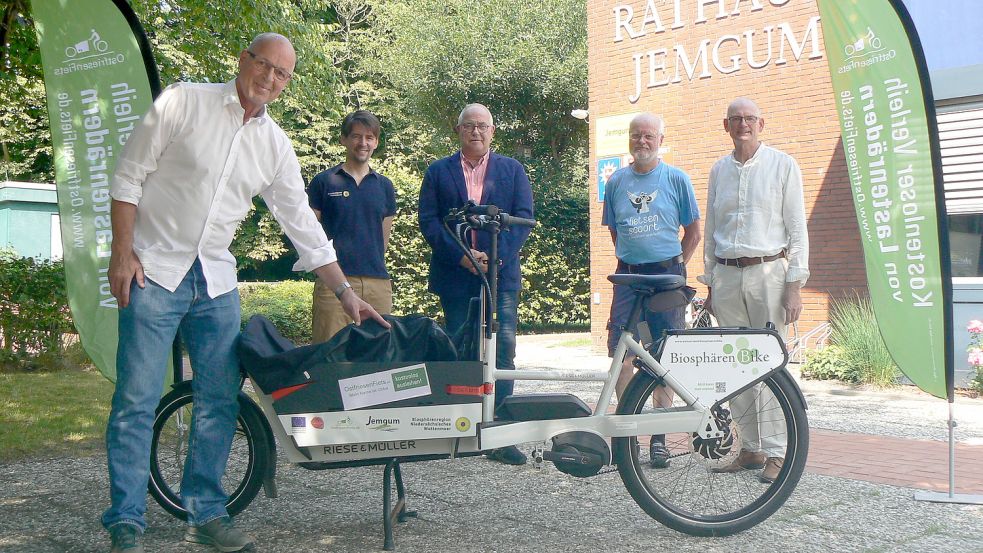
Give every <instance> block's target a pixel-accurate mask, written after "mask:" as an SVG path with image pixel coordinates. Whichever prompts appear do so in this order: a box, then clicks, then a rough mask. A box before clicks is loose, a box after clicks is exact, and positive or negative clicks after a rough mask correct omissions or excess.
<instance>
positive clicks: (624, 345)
mask: <svg viewBox="0 0 983 553" xmlns="http://www.w3.org/2000/svg"><path fill="white" fill-rule="evenodd" d="M475 207H482V208H485V206H475ZM464 209H467V207H466V208H464ZM462 213H463V210H462ZM458 215H460V214H458ZM505 217H507V215H505ZM449 218H450V216H449ZM445 226H446V222H445ZM462 227H464V228H463V229H462ZM479 227H480V228H481V229H482V230H486V231H489V232H491V233H492V240H491V247H490V251H489V252H488V253H489V268H488V274H487V276H486V275H481V276H482V291H481V300H480V301H481V317H482V320H481V326H480V328H481V333H480V346H479V348H478V351H479V361H480V362H481V363H482V374H483V382H484V383H485V387H484V390H485V392H486V393H484V394H483V396H482V401H481V424H480V428H479V430H478V432H477V433H476V435H475V436H468V437H460V438H429V439H422V440H421V439H398V437H396V438H397V439H395V440H384V441H378V442H366V441H361V442H345V441H340V440H336V441H331V442H330V443H318V444H317V445H316V446H311V445H305V446H298V445H297V444H296V442H295V441H294V440H292V439H290V436H288V434H287V431H286V430H285V428H284V426H285V425H286V424H287V422H288V421H289V417H288V416H286V415H277V414H276V412H275V411H274V409H273V405H272V398H271V397H270V396H267V395H265V394H263V393H262V392H259V391H258V395H259V403H260V406H261V407H262V409H263V412H264V414H265V415H266V417H267V418H268V419H269V420H270V422H271V426H272V427H273V429H274V432H275V433H276V435H277V437H278V438H280V440H279V441H280V444H281V445H282V446H283V447H284V448H285V449H286V451H287V454H288V458H289V459H290V460H291V462H301V463H302V462H308V461H326V462H334V461H338V462H346V463H347V462H357V461H359V460H366V459H373V458H392V457H404V456H405V457H425V458H431V457H432V456H450V457H456V456H460V455H467V454H477V453H480V452H482V451H487V450H490V449H495V448H499V447H505V446H510V445H516V444H520V443H525V442H541V441H546V440H549V439H551V438H553V437H555V436H558V435H560V434H563V433H567V432H587V433H591V434H594V435H596V436H598V437H601V438H605V439H606V438H612V437H627V436H636V435H639V434H666V433H675V432H688V433H697V434H699V435H700V436H701V437H703V438H707V439H710V438H716V437H719V436H721V435H722V434H723V433H722V432H721V429H720V428H718V425H717V423H716V422H715V421H714V418H713V415H712V412H711V407H713V405H714V404H715V403H717V402H718V401H723V400H726V399H727V398H729V397H733V396H734V395H736V394H737V393H739V392H740V391H741V390H743V389H746V388H748V387H750V386H752V385H754V384H755V383H756V382H760V381H762V380H764V379H765V378H767V377H768V376H769V375H770V374H771V373H772V372H773V371H775V370H780V369H781V368H783V367H784V365H785V361H787V354H786V353H785V351H784V345H783V344H781V340H780V339H777V338H776V341H777V342H778V343H779V344H780V347H781V357H782V361H781V363H780V364H773V366H770V367H767V369H766V370H762V371H761V372H760V373H758V374H756V375H755V377H753V378H750V377H749V378H745V380H744V381H740V382H739V383H738V385H737V386H736V387H735V388H732V389H731V393H730V394H728V395H727V396H726V397H723V398H720V397H719V396H718V397H714V398H713V399H714V401H712V402H709V403H708V402H706V401H702V400H701V398H700V396H699V395H697V394H696V393H694V392H693V391H692V390H691V389H689V387H687V386H686V385H685V384H684V383H683V382H682V381H681V380H680V379H679V378H677V377H676V376H675V375H673V374H672V371H670V370H669V369H668V368H666V367H665V366H664V365H663V364H662V363H660V362H659V360H658V359H656V357H655V356H653V355H652V353H651V352H650V351H648V350H646V348H645V347H643V346H642V344H641V343H639V342H638V341H637V340H636V339H635V338H634V337H633V335H632V332H631V330H630V329H632V328H634V327H635V326H636V325H637V324H638V323H639V321H640V320H641V319H642V313H643V310H644V302H645V300H646V295H645V294H643V293H641V292H638V293H636V298H635V302H634V304H633V307H632V311H631V313H630V316H629V319H628V322H627V323H626V325H625V326H624V327H622V330H621V336H620V339H619V341H618V345H617V347H616V349H615V351H614V356H613V359H612V361H611V365H610V367H609V368H608V370H607V371H586V372H585V371H564V370H534V371H530V370H500V369H498V368H496V367H495V364H494V362H495V359H496V340H497V309H496V306H497V302H496V299H497V298H496V292H497V284H498V263H497V259H498V249H497V235H498V233H499V231H500V230H501V224H500V222H499V221H497V220H495V219H494V218H491V219H489V216H487V215H478V216H475V217H468V218H466V220H465V222H464V223H460V224H458V226H457V228H456V231H451V230H450V228H448V229H447V230H448V231H449V232H450V233H451V234H452V235H453V236H454V237H455V238H456V239H457V241H458V244H459V245H460V246H461V248H462V250H463V251H464V252H465V253H466V255H468V256H469V257H470V249H469V248H467V247H466V246H465V245H464V243H463V242H462V241H461V240H460V237H461V235H462V232H461V231H462V230H469V229H471V228H479ZM476 266H477V264H476ZM721 332H728V333H730V334H733V333H735V332H738V333H740V332H741V331H740V330H738V329H711V330H710V331H709V332H707V334H708V335H710V334H719V333H721ZM746 332H747V335H749V336H750V335H760V334H761V333H763V332H766V331H754V330H747V331H746ZM775 336H777V335H775ZM670 339H672V337H667V339H666V340H663V342H662V345H663V346H664V345H665V343H666V342H667V341H668V340H670ZM626 354H632V355H634V356H636V357H637V358H638V359H639V360H640V362H641V364H642V366H644V367H645V369H643V370H647V371H649V372H650V373H651V374H652V375H653V376H655V377H656V378H658V379H660V381H661V382H662V383H663V384H664V385H665V386H667V387H668V388H670V389H672V390H673V391H674V392H675V393H676V394H677V395H678V396H679V397H680V398H681V399H682V400H683V401H684V402H685V404H686V406H685V407H675V408H664V409H658V410H656V411H653V412H651V413H642V414H634V415H617V414H610V413H608V411H609V409H610V407H611V405H612V401H611V400H612V397H613V394H614V392H615V384H616V383H617V382H618V377H619V376H620V374H621V371H622V360H623V359H624V357H625V355H626ZM498 380H519V381H522V380H526V381H534V380H542V381H547V380H549V381H568V382H576V381H580V382H601V383H603V387H602V389H601V392H600V395H599V397H598V398H597V401H596V403H595V404H594V406H593V409H592V412H591V416H587V417H572V418H561V419H548V420H524V421H508V422H507V423H501V422H498V423H497V422H496V421H495V418H494V410H495V405H494V399H495V398H494V394H493V393H488V392H490V391H491V390H492V389H493V388H494V383H495V382H497V381H498ZM411 409H412V408H411ZM448 409H449V407H448ZM392 412H393V415H394V416H396V415H400V414H403V413H405V411H402V410H393V411H392ZM346 413H347V412H346ZM331 415H335V416H337V415H338V413H305V414H302V416H306V417H308V418H313V417H317V416H321V417H323V418H324V420H325V421H327V420H328V418H327V417H329V416H331ZM278 419H279V422H278ZM325 424H327V422H326V423H325ZM327 439H333V438H327Z"/></svg>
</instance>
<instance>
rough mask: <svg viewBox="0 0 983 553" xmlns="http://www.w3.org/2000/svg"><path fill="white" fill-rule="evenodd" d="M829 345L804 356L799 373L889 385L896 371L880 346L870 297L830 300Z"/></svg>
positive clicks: (891, 360)
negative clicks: (804, 359) (804, 360)
mask: <svg viewBox="0 0 983 553" xmlns="http://www.w3.org/2000/svg"><path fill="white" fill-rule="evenodd" d="M829 322H830V330H831V332H830V337H829V345H828V346H826V347H825V348H823V349H821V350H818V351H815V352H812V353H811V354H809V355H808V357H807V359H806V362H805V364H803V366H802V374H803V376H805V377H807V378H814V379H818V380H826V379H833V380H842V381H844V382H855V383H858V384H872V385H875V386H891V385H894V384H897V383H898V379H899V377H900V374H901V373H900V371H899V370H898V367H897V365H895V363H894V360H893V359H892V358H891V355H890V354H889V353H888V351H887V347H886V346H885V345H884V340H883V339H882V338H881V334H880V331H879V330H878V328H877V320H876V319H875V318H874V309H873V306H871V303H870V299H869V298H866V297H860V296H855V297H853V298H849V299H841V300H833V302H832V304H831V305H830V312H829Z"/></svg>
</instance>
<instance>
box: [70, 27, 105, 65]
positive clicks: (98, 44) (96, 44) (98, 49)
mask: <svg viewBox="0 0 983 553" xmlns="http://www.w3.org/2000/svg"><path fill="white" fill-rule="evenodd" d="M106 50H109V43H108V42H106V41H105V40H102V37H100V36H99V33H97V32H96V30H95V29H92V35H91V36H89V38H88V40H83V41H82V42H77V43H75V45H73V46H69V47H68V48H65V56H67V57H68V58H74V57H75V56H77V55H79V54H85V53H88V52H92V53H100V54H101V53H104V52H106Z"/></svg>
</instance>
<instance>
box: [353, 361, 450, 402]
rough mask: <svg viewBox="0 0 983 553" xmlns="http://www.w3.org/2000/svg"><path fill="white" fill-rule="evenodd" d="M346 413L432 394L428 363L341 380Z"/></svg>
mask: <svg viewBox="0 0 983 553" xmlns="http://www.w3.org/2000/svg"><path fill="white" fill-rule="evenodd" d="M338 387H339V389H340V390H341V401H342V404H343V405H344V406H345V410H346V411H348V410H351V409H360V408H362V407H369V406H372V405H381V404H383V403H389V402H392V401H399V400H403V399H410V398H414V397H421V396H428V395H430V393H431V392H430V379H429V378H428V377H427V366H426V364H424V363H419V364H417V365H410V366H408V367H400V368H398V369H391V370H388V371H382V372H377V373H372V374H366V375H362V376H353V377H351V378H343V379H341V380H338Z"/></svg>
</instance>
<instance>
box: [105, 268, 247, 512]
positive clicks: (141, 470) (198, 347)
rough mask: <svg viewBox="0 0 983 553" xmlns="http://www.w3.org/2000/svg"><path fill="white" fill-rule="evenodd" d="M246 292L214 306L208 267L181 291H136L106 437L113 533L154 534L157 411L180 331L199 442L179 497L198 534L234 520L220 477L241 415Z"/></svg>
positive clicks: (193, 445)
mask: <svg viewBox="0 0 983 553" xmlns="http://www.w3.org/2000/svg"><path fill="white" fill-rule="evenodd" d="M239 310H240V307H239V291H238V290H232V291H231V292H228V293H226V294H222V295H221V296H218V297H217V298H209V297H208V294H207V291H206V284H205V276H204V274H203V273H202V269H201V264H200V263H199V262H198V261H197V260H196V261H195V264H194V266H192V268H191V270H190V271H188V274H187V275H186V276H185V277H184V280H183V281H181V284H180V285H179V286H178V288H177V290H175V291H174V292H169V291H167V290H166V289H164V288H162V287H161V286H158V285H157V284H156V283H154V282H152V281H151V280H150V279H146V287H145V288H140V287H138V286H137V285H136V282H134V283H133V284H132V285H131V286H130V304H129V305H128V306H127V307H126V308H123V309H120V312H119V348H118V350H117V354H116V391H115V393H114V394H113V403H112V411H111V413H110V415H109V424H108V426H107V428H106V449H107V453H108V458H109V482H110V483H109V496H110V500H111V502H112V504H111V506H110V507H109V509H108V510H107V511H106V512H105V513H104V514H103V516H102V524H103V526H105V527H106V528H107V529H108V528H110V527H111V526H114V525H116V524H120V523H127V524H133V525H134V526H137V527H138V528H140V529H141V530H143V529H145V528H146V526H147V525H146V522H145V520H144V513H145V512H146V510H147V482H148V480H149V478H150V443H151V439H152V436H153V422H154V411H155V409H156V408H157V404H158V403H159V401H160V397H161V393H162V391H163V386H164V376H165V373H166V371H167V359H168V356H169V355H171V346H172V344H173V342H174V337H175V335H176V333H177V331H178V329H179V328H180V330H181V336H182V337H183V339H184V342H185V344H186V346H187V348H188V356H189V357H190V358H191V367H192V368H193V370H194V379H193V380H192V389H193V390H194V408H193V414H192V420H191V434H190V436H191V438H190V442H189V446H188V455H187V459H186V460H185V463H184V475H183V477H182V481H181V497H182V500H183V502H184V507H185V508H186V509H187V510H188V512H189V513H190V516H189V518H188V522H189V523H190V524H192V525H195V526H200V525H202V524H205V523H207V522H209V521H211V520H213V519H216V518H219V517H224V516H227V515H228V513H227V512H226V510H225V503H226V501H227V500H228V496H227V495H226V493H225V491H224V490H223V489H222V475H223V473H224V472H225V465H226V462H227V461H228V458H229V449H230V447H231V445H232V437H233V436H234V435H235V428H236V417H237V416H238V414H239V403H238V399H237V395H238V392H239V385H240V373H239V359H238V357H237V356H236V353H235V345H236V341H237V339H238V336H239V324H240V311H239Z"/></svg>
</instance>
